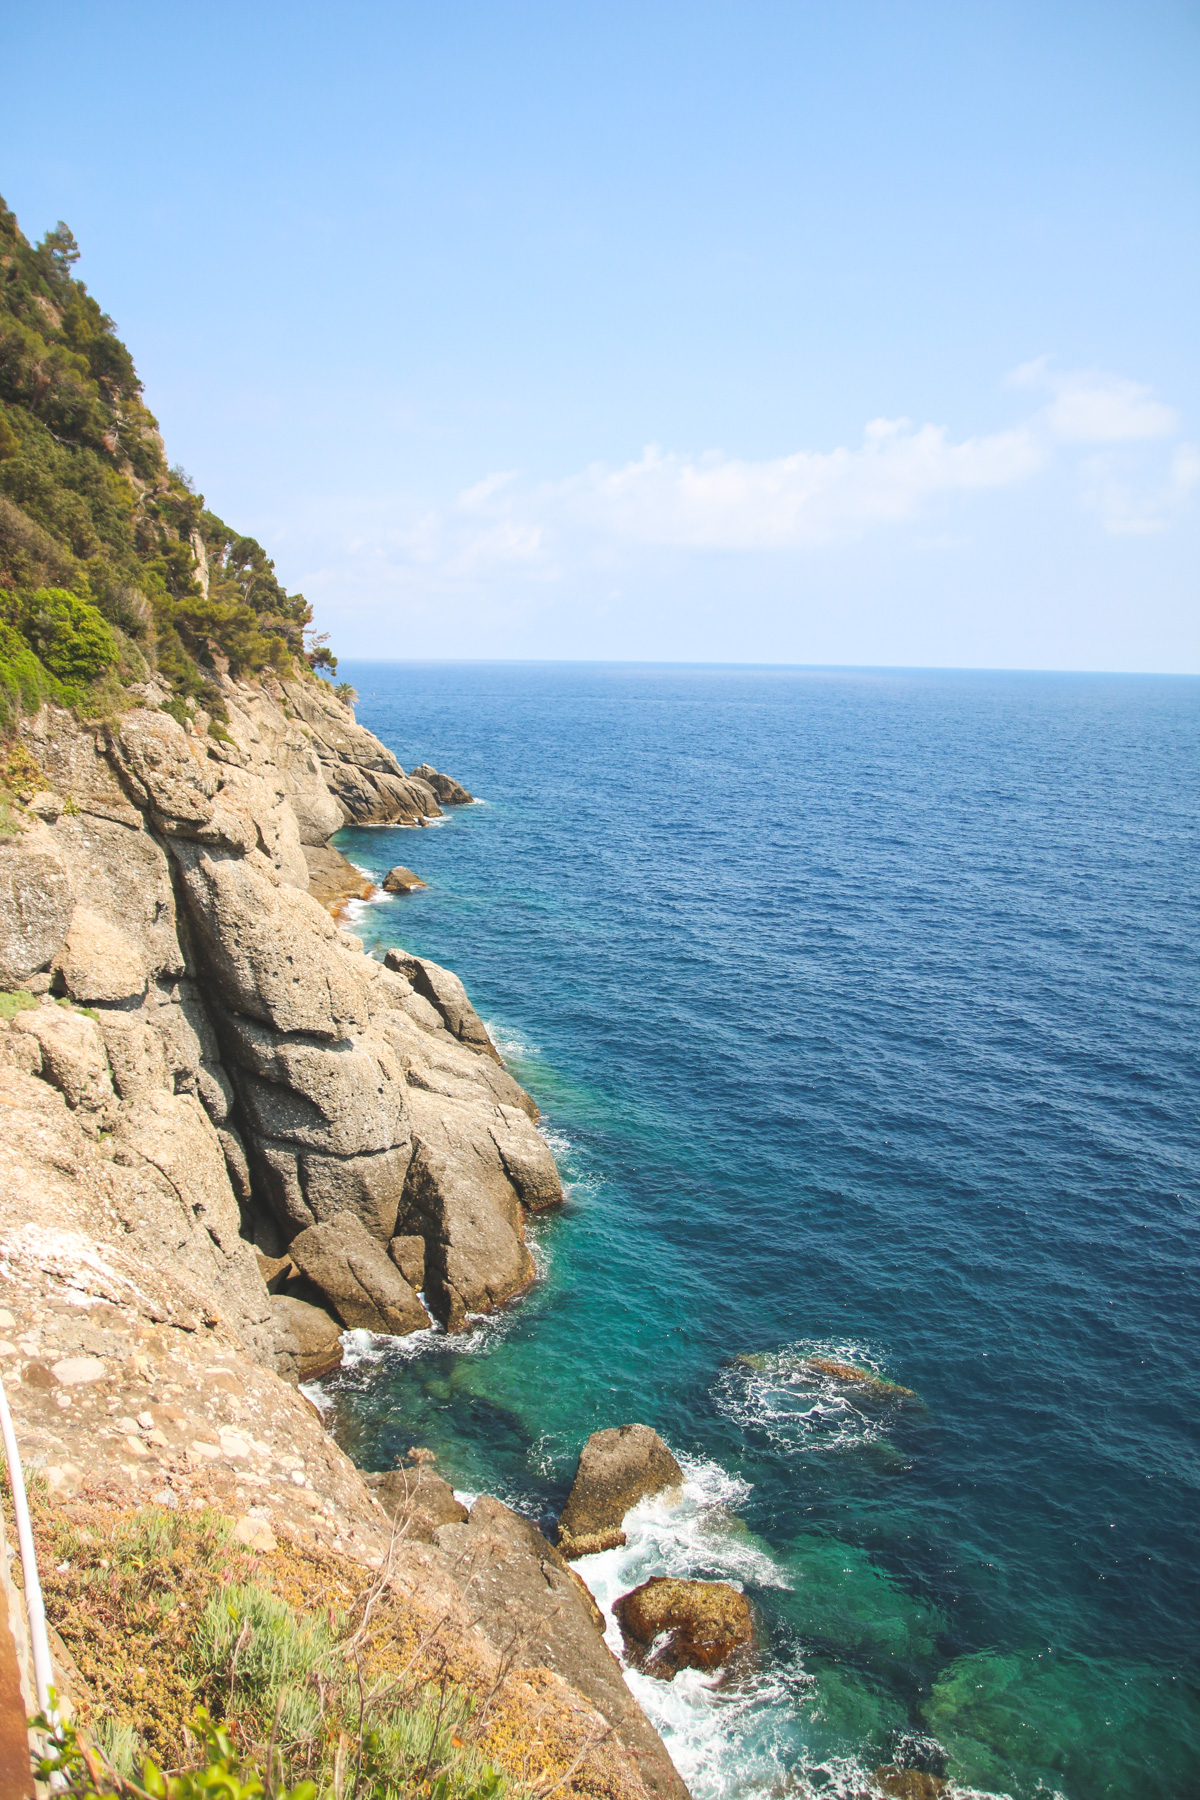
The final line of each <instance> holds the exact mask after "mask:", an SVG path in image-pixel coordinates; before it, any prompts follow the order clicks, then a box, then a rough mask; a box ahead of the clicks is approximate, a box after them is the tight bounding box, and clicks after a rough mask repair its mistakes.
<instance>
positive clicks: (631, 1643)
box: [613, 1575, 754, 1681]
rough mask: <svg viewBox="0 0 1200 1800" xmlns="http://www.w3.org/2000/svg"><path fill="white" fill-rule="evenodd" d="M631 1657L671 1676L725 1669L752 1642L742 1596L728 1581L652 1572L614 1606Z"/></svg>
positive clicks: (751, 1622)
mask: <svg viewBox="0 0 1200 1800" xmlns="http://www.w3.org/2000/svg"><path fill="white" fill-rule="evenodd" d="M613 1612H614V1614H615V1616H616V1619H617V1623H618V1624H619V1625H620V1627H621V1635H622V1637H623V1638H624V1640H625V1648H626V1650H627V1651H628V1652H629V1654H630V1657H631V1660H632V1661H634V1662H635V1663H636V1665H637V1666H638V1667H639V1668H641V1669H643V1670H644V1671H645V1673H646V1674H647V1675H656V1676H658V1677H659V1679H660V1680H663V1681H673V1680H674V1678H675V1676H676V1675H677V1674H678V1673H679V1671H680V1669H723V1668H727V1667H728V1666H729V1665H730V1664H731V1663H732V1662H734V1661H735V1659H736V1658H737V1657H738V1656H739V1655H740V1653H742V1652H744V1651H745V1650H747V1649H748V1647H749V1646H750V1644H751V1643H752V1642H753V1641H754V1615H753V1614H752V1612H751V1610H750V1602H749V1601H748V1600H747V1599H746V1596H745V1595H744V1594H742V1593H740V1592H739V1591H738V1589H737V1588H735V1587H731V1586H730V1584H729V1583H728V1582H727V1581H678V1580H675V1579H673V1578H672V1577H670V1576H665V1575H656V1576H654V1577H653V1578H652V1579H651V1580H650V1581H644V1582H643V1583H642V1585H641V1587H637V1588H634V1590H633V1592H632V1593H631V1594H624V1595H622V1597H621V1599H619V1600H618V1601H617V1602H616V1604H615V1605H614V1607H613Z"/></svg>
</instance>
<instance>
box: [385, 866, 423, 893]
mask: <svg viewBox="0 0 1200 1800" xmlns="http://www.w3.org/2000/svg"><path fill="white" fill-rule="evenodd" d="M428 885H429V884H428V882H425V881H422V880H421V877H420V876H419V875H414V874H413V872H412V870H411V869H406V868H405V867H404V866H403V864H402V863H397V864H396V866H395V868H394V869H389V870H388V872H387V874H386V875H385V876H384V878H383V891H384V893H385V894H412V893H415V892H416V890H417V889H418V888H423V887H427V886H428Z"/></svg>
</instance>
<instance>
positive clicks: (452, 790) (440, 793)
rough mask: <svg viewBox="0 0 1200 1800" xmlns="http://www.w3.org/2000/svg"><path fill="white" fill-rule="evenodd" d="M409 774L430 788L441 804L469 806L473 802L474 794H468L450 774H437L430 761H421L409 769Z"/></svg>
mask: <svg viewBox="0 0 1200 1800" xmlns="http://www.w3.org/2000/svg"><path fill="white" fill-rule="evenodd" d="M409 775H410V776H411V777H412V778H414V779H415V780H418V781H423V782H424V783H425V785H426V786H427V787H430V788H432V789H433V792H434V793H435V795H436V796H437V798H438V799H439V800H440V801H441V803H442V805H443V806H470V805H472V804H473V803H474V799H475V796H474V795H473V794H469V793H468V792H467V790H466V788H465V787H463V786H462V785H461V783H459V782H457V781H455V780H454V778H453V776H451V775H442V774H439V772H438V771H437V769H435V768H433V767H432V765H431V764H430V763H422V764H421V766H420V768H418V769H410V770H409Z"/></svg>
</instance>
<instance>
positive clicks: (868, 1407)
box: [335, 664, 1200, 1800]
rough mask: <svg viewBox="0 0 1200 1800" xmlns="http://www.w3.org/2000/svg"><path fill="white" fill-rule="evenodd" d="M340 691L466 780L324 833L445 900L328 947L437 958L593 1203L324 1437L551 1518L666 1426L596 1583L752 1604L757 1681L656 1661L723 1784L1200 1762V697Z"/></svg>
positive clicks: (826, 689) (1184, 1789) (1023, 1787)
mask: <svg viewBox="0 0 1200 1800" xmlns="http://www.w3.org/2000/svg"><path fill="white" fill-rule="evenodd" d="M343 673H348V674H349V677H350V679H351V680H352V681H354V683H355V685H356V686H357V687H358V688H359V690H360V694H361V700H360V705H359V709H358V716H359V718H360V719H361V720H362V722H363V723H364V724H366V725H368V726H370V727H371V728H372V729H373V730H374V731H376V732H378V733H379V735H380V736H381V737H382V738H383V739H384V740H385V742H386V743H388V744H389V745H390V746H391V748H392V749H393V750H394V751H395V752H396V754H397V755H398V757H399V758H400V760H401V762H402V763H403V764H404V766H405V767H406V768H407V767H411V766H412V765H413V764H414V763H417V762H420V761H422V760H425V759H428V760H429V761H431V762H433V763H434V764H435V765H436V766H437V767H439V768H444V769H447V770H449V771H450V772H451V773H452V774H454V775H455V776H456V777H457V778H458V779H459V780H461V781H463V782H464V783H466V785H467V786H468V787H469V788H470V789H471V790H472V791H473V792H474V793H476V794H477V795H479V796H480V797H481V798H482V799H483V800H484V801H485V802H486V804H485V805H481V806H475V807H470V808H464V809H460V810H458V811H455V812H453V813H451V814H450V815H449V817H448V819H447V821H446V823H445V824H444V825H441V826H438V827H435V828H430V829H426V830H421V831H417V830H408V831H402V830H398V829H392V828H387V829H376V830H360V831H348V832H346V833H344V834H342V837H341V838H340V839H339V840H338V841H339V842H341V843H342V845H343V848H344V849H345V850H346V852H347V854H348V855H350V856H351V857H352V859H353V860H355V861H356V862H358V863H360V864H362V865H363V866H364V867H366V868H369V869H371V870H372V871H373V872H375V873H382V871H384V870H385V869H386V868H388V867H389V866H390V865H391V864H392V863H393V862H404V863H406V864H408V865H409V866H411V867H414V868H415V869H416V870H417V871H418V872H419V873H420V874H421V875H423V876H424V877H425V879H426V880H427V881H428V882H429V889H428V891H427V892H425V893H421V894H418V895H415V896H412V897H411V898H406V899H395V900H389V901H387V902H386V903H384V904H381V905H377V906H368V907H365V908H363V909H361V917H360V919H359V923H358V924H357V925H356V927H355V929H357V930H359V931H360V932H361V933H362V934H363V936H364V937H365V938H366V939H367V941H368V944H369V946H370V945H375V946H378V945H383V944H386V943H389V942H398V943H403V944H404V945H405V946H407V947H409V948H411V949H413V950H416V951H418V952H419V953H421V954H423V955H427V956H431V957H433V958H435V959H436V960H438V961H440V962H444V963H447V964H449V965H450V966H451V967H453V968H454V969H456V970H457V971H458V972H459V974H461V975H462V977H463V979H464V980H465V982H466V984H467V987H468V989H469V991H470V992H471V994H472V997H473V998H474V1000H475V1002H476V1004H477V1006H478V1008H479V1010H480V1012H481V1013H482V1014H483V1016H484V1017H485V1018H486V1019H487V1020H489V1022H490V1023H491V1024H492V1025H493V1027H494V1029H495V1032H496V1034H497V1037H498V1039H499V1040H500V1041H501V1043H502V1046H504V1047H506V1048H507V1052H508V1055H509V1060H510V1064H511V1066H512V1067H513V1069H514V1072H515V1073H516V1074H517V1075H518V1077H519V1079H521V1080H522V1081H523V1082H524V1083H525V1084H526V1085H527V1086H528V1087H529V1089H530V1090H531V1092H532V1093H533V1094H534V1095H535V1097H536V1098H537V1100H538V1102H539V1104H540V1106H541V1107H542V1110H543V1115H544V1120H543V1122H544V1125H545V1127H546V1129H547V1131H548V1133H549V1135H550V1136H551V1139H552V1141H553V1143H554V1144H555V1147H556V1149H557V1150H558V1153H559V1156H560V1162H561V1166H562V1169H563V1172H564V1176H565V1178H566V1179H567V1181H568V1183H569V1184H570V1187H569V1201H568V1204H567V1206H566V1208H565V1209H564V1211H563V1213H562V1214H561V1215H560V1216H558V1217H557V1218H555V1219H554V1220H552V1221H548V1222H546V1223H543V1224H540V1225H539V1226H538V1227H537V1228H536V1235H537V1254H538V1256H539V1259H540V1261H541V1264H542V1267H543V1269H544V1271H545V1274H544V1279H543V1281H542V1282H541V1283H540V1284H539V1286H538V1287H537V1288H536V1289H535V1290H534V1291H533V1292H532V1293H531V1295H530V1296H529V1297H528V1298H526V1299H525V1300H524V1301H523V1302H521V1303H520V1304H519V1305H517V1306H515V1307H514V1308H512V1309H510V1310H509V1311H508V1312H507V1313H506V1314H505V1315H504V1316H503V1318H502V1319H501V1320H499V1321H498V1322H496V1323H494V1324H492V1325H490V1326H488V1327H487V1328H485V1329H484V1330H482V1331H481V1332H479V1333H478V1334H477V1335H475V1336H474V1337H473V1338H472V1339H470V1340H469V1341H468V1342H467V1343H466V1344H465V1346H464V1345H463V1344H461V1343H458V1344H455V1343H453V1342H452V1341H451V1340H447V1339H445V1338H442V1339H440V1340H439V1339H436V1338H435V1339H433V1340H426V1341H425V1342H424V1343H423V1345H422V1346H420V1347H419V1348H418V1349H417V1350H416V1351H414V1350H413V1348H412V1347H411V1346H409V1347H407V1348H406V1349H404V1350H399V1349H388V1348H384V1349H383V1350H382V1351H381V1350H380V1349H379V1348H378V1347H376V1351H375V1353H374V1354H373V1355H372V1356H369V1357H367V1358H365V1359H364V1360H363V1361H362V1362H360V1363H359V1364H357V1365H356V1366H355V1367H354V1368H353V1369H352V1370H350V1371H349V1372H348V1373H347V1374H346V1375H344V1376H343V1377H341V1378H340V1380H339V1382H338V1383H337V1384H335V1385H336V1390H337V1391H336V1399H337V1406H338V1421H337V1429H338V1431H339V1435H340V1437H341V1440H342V1441H343V1442H344V1443H345V1444H346V1446H347V1448H349V1449H350V1450H351V1452H352V1454H354V1455H355V1456H356V1457H358V1458H359V1460H360V1461H362V1462H363V1463H364V1465H374V1466H383V1465H384V1464H385V1463H386V1462H388V1461H390V1459H391V1458H392V1457H393V1456H394V1455H395V1453H396V1451H397V1450H400V1449H403V1448H406V1447H407V1446H408V1445H409V1444H411V1443H415V1442H419V1443H426V1444H429V1445H431V1446H432V1447H433V1448H434V1449H435V1450H436V1451H437V1452H438V1454H439V1457H440V1459H441V1462H442V1464H443V1466H444V1467H445V1469H446V1470H447V1472H449V1473H450V1474H451V1475H452V1477H453V1478H454V1480H455V1482H456V1484H457V1485H459V1486H460V1487H464V1488H469V1489H476V1488H483V1487H487V1488H489V1489H491V1490H492V1491H495V1492H499V1493H501V1494H502V1495H504V1496H505V1497H507V1498H509V1499H510V1500H511V1501H512V1502H513V1503H514V1504H517V1505H519V1506H521V1507H522V1508H524V1509H525V1510H527V1511H529V1512H530V1513H531V1514H533V1515H534V1516H541V1517H543V1518H549V1517H551V1516H552V1515H553V1513H554V1511H555V1509H556V1508H557V1506H558V1505H559V1504H560V1502H561V1500H562V1498H563V1497H564V1495H565V1492H566V1488H567V1486H568V1485H569V1481H570V1476H571V1473H572V1471H573V1467H574V1459H575V1456H576V1455H577V1453H578V1450H579V1446H580V1444H581V1442H582V1440H583V1439H584V1437H585V1436H586V1435H587V1433H588V1432H590V1431H592V1430H594V1429H596V1428H597V1427H600V1426H604V1425H613V1424H618V1423H621V1422H623V1421H625V1420H628V1419H641V1420H645V1421H647V1422H648V1423H650V1424H652V1425H654V1426H655V1427H656V1428H657V1429H658V1430H659V1431H661V1432H662V1434H663V1435H664V1437H665V1438H666V1439H667V1441H668V1442H669V1443H670V1444H671V1446H672V1447H673V1448H674V1449H675V1450H676V1452H677V1453H678V1454H681V1455H683V1456H684V1457H685V1458H686V1459H688V1461H687V1466H688V1469H689V1473H690V1474H691V1476H692V1477H693V1479H692V1482H691V1483H690V1484H689V1490H688V1492H689V1501H688V1504H687V1506H686V1507H685V1508H684V1509H682V1511H681V1512H680V1513H678V1514H677V1515H676V1516H674V1517H667V1516H665V1515H662V1516H660V1515H658V1514H655V1513H654V1509H653V1508H650V1509H647V1517H646V1519H645V1520H644V1521H643V1522H642V1523H641V1524H640V1525H638V1526H637V1529H635V1530H632V1531H631V1543H630V1547H629V1549H628V1551H627V1552H625V1553H611V1555H610V1556H609V1558H608V1559H604V1558H601V1559H596V1566H595V1568H593V1569H592V1570H591V1572H590V1574H589V1570H588V1568H587V1567H586V1566H585V1567H584V1569H583V1572H584V1573H585V1575H588V1576H589V1579H592V1580H593V1582H594V1585H596V1587H597V1590H598V1591H601V1590H603V1592H604V1593H605V1594H607V1593H608V1592H609V1590H612V1591H617V1590H619V1589H620V1588H621V1587H622V1585H624V1586H632V1585H634V1583H635V1582H636V1581H637V1580H640V1579H643V1578H644V1575H645V1573H647V1572H649V1571H651V1570H653V1569H658V1568H666V1567H670V1568H676V1569H680V1570H685V1571H687V1572H691V1573H694V1574H698V1575H715V1576H720V1575H722V1574H724V1575H729V1576H732V1577H735V1578H737V1579H741V1580H743V1581H744V1583H745V1585H746V1588H747V1591H748V1592H750V1593H751V1594H752V1596H753V1597H754V1599H755V1601H756V1603H757V1605H758V1606H759V1608H760V1612H761V1616H762V1618H763V1621H764V1630H765V1633H766V1636H767V1640H768V1648H767V1651H766V1653H765V1660H764V1663H763V1667H762V1669H761V1671H760V1674H759V1676H758V1677H757V1678H756V1680H755V1681H752V1682H751V1683H750V1684H749V1686H748V1687H746V1688H743V1689H739V1690H735V1691H732V1692H724V1693H714V1692H712V1691H711V1689H709V1688H707V1687H705V1686H704V1684H702V1683H701V1682H700V1681H699V1679H698V1678H696V1679H695V1680H694V1681H693V1679H692V1678H691V1677H686V1678H685V1677H680V1678H679V1680H678V1681H677V1682H676V1683H675V1684H674V1685H673V1688H664V1687H663V1684H650V1683H648V1682H642V1683H641V1684H640V1685H639V1686H638V1688H637V1691H638V1692H639V1694H642V1693H645V1692H647V1690H649V1689H650V1688H651V1686H653V1687H654V1688H655V1690H656V1691H655V1692H654V1693H651V1694H649V1699H648V1704H650V1706H651V1708H652V1709H656V1712H655V1716H656V1717H657V1718H658V1719H659V1721H660V1723H661V1725H662V1727H663V1729H664V1731H665V1733H666V1735H667V1737H668V1742H669V1743H670V1744H671V1747H672V1750H673V1753H675V1754H676V1757H677V1760H678V1761H679V1763H680V1766H681V1768H682V1769H683V1771H684V1773H685V1775H686V1776H687V1777H688V1779H689V1781H690V1782H691V1783H692V1786H693V1789H694V1791H695V1792H696V1793H697V1794H698V1795H700V1796H706V1797H707V1796H715V1795H724V1794H730V1795H733V1794H747V1795H749V1794H758V1793H763V1794H766V1793H781V1792H784V1791H792V1792H797V1793H807V1792H825V1791H830V1792H842V1793H859V1792H864V1791H866V1790H865V1788H864V1785H863V1784H864V1782H865V1781H866V1780H867V1777H866V1775H865V1774H864V1771H869V1770H871V1769H873V1768H874V1767H875V1766H876V1765H878V1764H880V1763H882V1762H885V1761H887V1760H889V1758H890V1757H892V1756H893V1755H896V1754H899V1755H900V1756H901V1758H904V1757H906V1756H908V1757H911V1758H914V1759H915V1760H917V1761H921V1760H922V1759H923V1760H924V1761H925V1763H926V1765H927V1766H928V1767H930V1768H933V1769H935V1770H936V1769H938V1768H939V1767H941V1766H942V1759H943V1757H944V1758H946V1759H947V1760H946V1762H945V1768H946V1772H947V1773H948V1774H950V1775H951V1776H952V1777H953V1778H954V1779H955V1780H957V1781H958V1782H959V1783H960V1784H962V1785H964V1786H971V1785H973V1786H975V1787H976V1788H979V1789H982V1790H985V1791H990V1792H997V1793H1009V1794H1013V1795H1020V1796H1026V1795H1032V1794H1034V1793H1037V1792H1044V1793H1053V1792H1058V1793H1062V1794H1065V1795H1066V1796H1067V1797H1068V1800H1102V1797H1103V1800H1118V1796H1119V1797H1120V1800H1127V1797H1128V1796H1129V1795H1131V1794H1133V1793H1135V1792H1136V1793H1138V1794H1146V1795H1150V1794H1153V1795H1154V1796H1155V1797H1156V1800H1184V1797H1185V1796H1195V1795H1197V1794H1200V1698H1198V1690H1197V1686H1196V1682H1197V1677H1198V1665H1200V1654H1198V1652H1200V1624H1198V1621H1200V1551H1198V1549H1197V1508H1196V1500H1197V1487H1198V1485H1200V1481H1198V1476H1200V1457H1198V1454H1197V1444H1198V1430H1197V1422H1198V1420H1200V1391H1198V1386H1200V1384H1198V1380H1197V1370H1198V1367H1200V1343H1198V1339H1200V1309H1198V1307H1197V1287H1198V1283H1197V1250H1198V1247H1200V1229H1198V1219H1197V1200H1198V1197H1200V1105H1198V1098H1200V1080H1198V1069H1197V1042H1198V1034H1197V1025H1198V1023H1200V1017H1198V1014H1200V1004H1198V992H1200V990H1198V985H1197V976H1198V974H1200V855H1198V850H1200V829H1198V819H1197V812H1198V807H1197V799H1198V793H1200V783H1198V780H1197V777H1198V775H1200V680H1192V679H1168V678H1151V677H1146V678H1140V677H1111V678H1110V677H1102V676H1053V675H1006V674H970V673H967V674H960V673H940V672H938V673H922V672H906V671H884V672H871V671H813V670H802V669H747V668H711V667H668V666H648V667H639V666H629V665H614V666H610V667H606V666H597V665H561V664H560V665H554V664H531V665H514V664H494V665H486V664H483V665H481V664H445V665H402V664H375V665H358V666H355V667H351V668H350V669H349V670H345V669H344V670H343ZM813 1354H818V1355H819V1354H825V1355H835V1356H838V1357H840V1358H842V1359H849V1360H852V1361H855V1362H857V1363H859V1364H862V1365H864V1366H867V1367H871V1368H874V1369H875V1370H877V1371H878V1372H879V1374H880V1375H881V1376H883V1377H885V1378H886V1379H887V1380H888V1381H890V1382H894V1383H897V1384H900V1385H902V1386H903V1387H904V1388H907V1389H910V1390H912V1391H913V1394H914V1396H915V1397H914V1398H912V1399H907V1398H904V1397H902V1396H896V1395H894V1394H893V1393H891V1392H890V1391H889V1390H887V1389H882V1388H880V1389H877V1390H874V1391H872V1392H870V1393H867V1392H864V1391H863V1389H862V1388H861V1386H860V1387H857V1388H855V1387H850V1386H847V1385H846V1384H844V1383H841V1382H838V1381H837V1380H835V1379H833V1378H831V1377H829V1376H827V1375H825V1374H823V1373H821V1372H820V1371H816V1370H814V1369H813V1368H812V1367H811V1366H810V1365H809V1364H808V1363H807V1361H806V1359H807V1358H808V1357H809V1356H811V1355H813ZM739 1357H741V1358H748V1359H750V1360H743V1361H737V1360H735V1359H737V1358H739ZM622 1557H623V1558H624V1560H623V1561H622Z"/></svg>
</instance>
